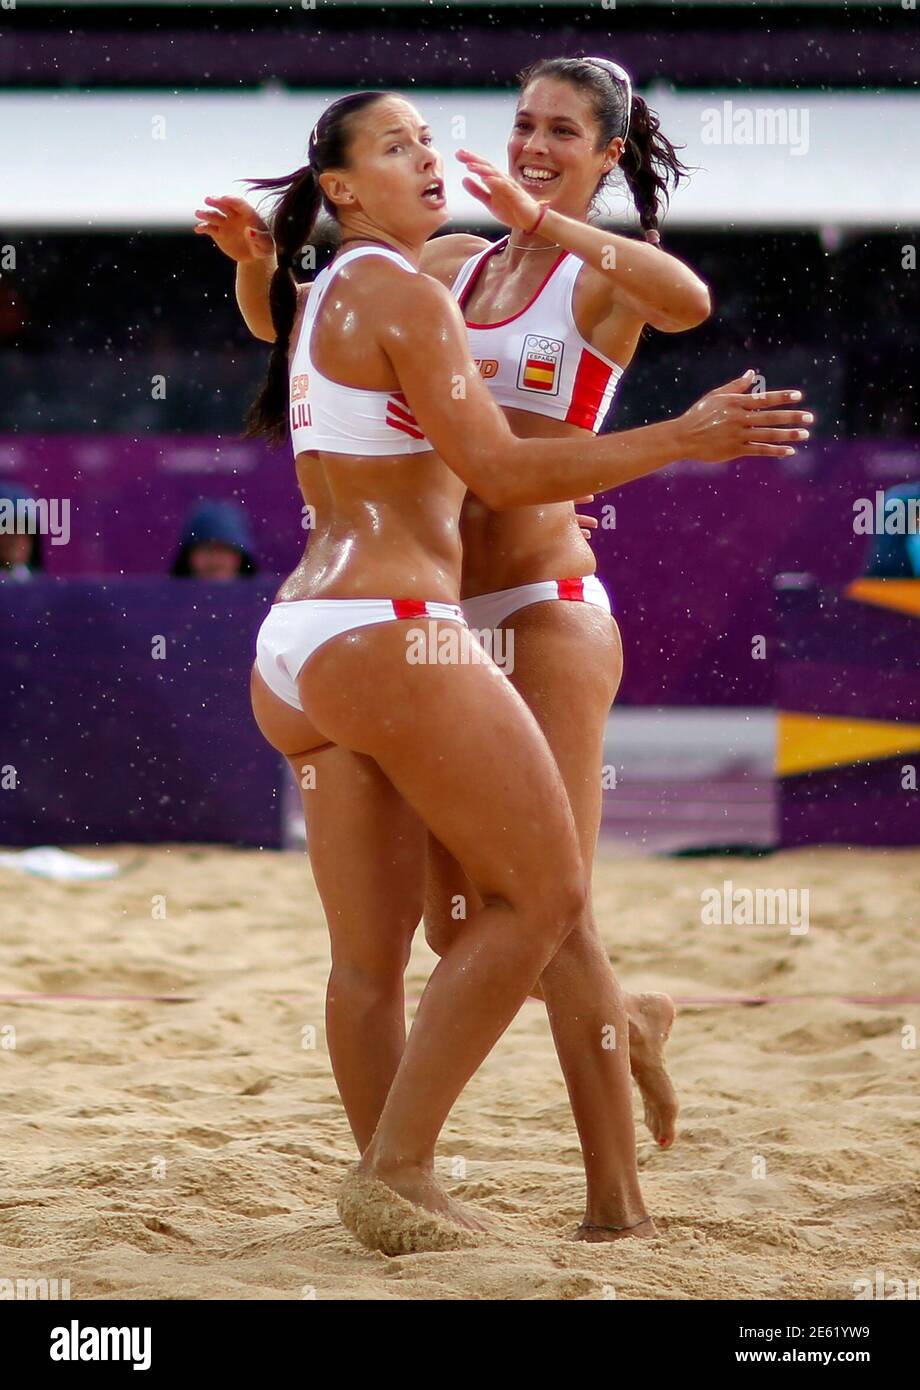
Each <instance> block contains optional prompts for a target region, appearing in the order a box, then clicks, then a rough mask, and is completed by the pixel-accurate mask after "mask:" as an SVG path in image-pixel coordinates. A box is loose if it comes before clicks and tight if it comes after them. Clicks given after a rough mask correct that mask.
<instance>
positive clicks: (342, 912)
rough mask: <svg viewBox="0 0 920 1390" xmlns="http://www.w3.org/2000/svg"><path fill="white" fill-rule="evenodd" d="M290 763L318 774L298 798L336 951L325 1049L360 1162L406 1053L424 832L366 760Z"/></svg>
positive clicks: (312, 758) (327, 757) (326, 757)
mask: <svg viewBox="0 0 920 1390" xmlns="http://www.w3.org/2000/svg"><path fill="white" fill-rule="evenodd" d="M288 761H289V762H290V764H291V766H292V767H293V769H294V771H295V774H297V775H298V776H300V769H301V768H302V767H303V766H304V765H305V764H307V765H310V766H312V767H314V768H315V773H316V785H315V787H311V788H308V789H305V790H304V791H303V792H302V796H303V803H304V817H305V819H306V824H307V838H308V845H309V853H310V863H311V866H312V869H313V876H314V878H315V880H316V887H317V890H318V892H319V895H320V898H321V899H322V903H323V910H324V912H325V914H326V921H327V922H328V924H329V936H330V941H331V947H332V971H331V973H330V976H329V986H328V989H327V992H326V1039H327V1043H328V1047H329V1056H330V1059H331V1061H332V1068H333V1071H334V1073H335V1079H336V1084H337V1086H338V1088H339V1094H340V1095H341V1097H342V1104H343V1105H344V1106H345V1111H346V1114H347V1115H348V1120H349V1123H350V1125H351V1128H352V1133H353V1134H354V1136H355V1142H356V1143H357V1145H358V1149H359V1151H360V1152H361V1153H363V1152H364V1150H365V1149H366V1148H367V1146H368V1144H369V1143H370V1140H371V1136H372V1135H373V1133H374V1130H375V1129H376V1127H377V1121H378V1120H379V1118H380V1112H381V1111H382V1109H383V1105H384V1101H385V1100H386V1098H387V1093H388V1092H389V1089H390V1086H391V1085H392V1083H393V1077H394V1076H395V1075H396V1071H397V1068H398V1066H399V1062H400V1058H401V1057H402V1054H403V1048H404V1047H405V1045H406V1006H405V990H404V986H403V976H404V974H405V969H406V965H407V964H408V960H409V952H410V949H411V946H412V937H413V935H414V933H415V929H416V927H417V926H418V923H419V920H420V917H421V908H422V864H423V854H424V844H425V828H424V826H423V825H422V823H421V821H420V820H419V818H418V816H417V815H416V814H415V812H414V811H413V810H412V809H411V808H410V807H408V806H407V805H406V803H405V802H404V801H403V799H402V797H401V796H399V795H398V793H397V792H396V791H395V790H394V789H393V786H392V785H391V783H390V782H389V781H388V780H387V779H386V777H384V775H383V773H382V772H381V771H380V768H379V767H378V766H377V764H376V763H375V762H374V761H373V760H372V759H371V758H368V757H365V756H364V755H363V754H361V753H351V752H349V751H348V750H347V749H345V748H335V747H329V748H325V749H322V750H321V751H319V752H314V753H308V754H306V755H305V756H304V758H303V759H302V760H301V759H299V758H289V759H288ZM369 923H372V924H373V930H371V931H369V930H368V924H369Z"/></svg>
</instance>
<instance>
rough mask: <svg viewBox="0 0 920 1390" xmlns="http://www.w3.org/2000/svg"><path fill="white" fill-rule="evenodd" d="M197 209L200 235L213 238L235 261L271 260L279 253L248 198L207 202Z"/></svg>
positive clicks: (264, 224) (197, 230)
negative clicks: (271, 257)
mask: <svg viewBox="0 0 920 1390" xmlns="http://www.w3.org/2000/svg"><path fill="white" fill-rule="evenodd" d="M205 202H206V203H207V204H208V206H207V207H206V208H197V209H196V210H195V216H196V217H197V218H199V219H200V220H199V221H198V222H197V223H196V224H195V231H196V232H197V233H198V234H199V235H204V236H209V237H210V238H211V239H212V241H214V242H215V243H216V245H217V246H219V247H220V249H221V251H223V253H224V255H225V256H229V257H230V259H231V260H232V261H258V260H267V259H268V257H270V256H271V255H272V254H273V252H274V249H275V244H274V242H273V240H272V234H271V232H270V231H269V230H268V226H267V224H266V223H265V222H264V221H263V219H262V218H261V217H260V216H259V214H258V213H257V212H256V210H255V208H254V207H252V206H251V205H250V204H249V203H247V202H246V200H245V198H231V197H226V198H205Z"/></svg>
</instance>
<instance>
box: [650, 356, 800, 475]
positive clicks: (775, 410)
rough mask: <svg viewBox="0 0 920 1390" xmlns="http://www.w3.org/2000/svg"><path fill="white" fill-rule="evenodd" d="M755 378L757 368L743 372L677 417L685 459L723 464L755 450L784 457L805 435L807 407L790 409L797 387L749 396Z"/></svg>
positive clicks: (796, 396) (791, 451)
mask: <svg viewBox="0 0 920 1390" xmlns="http://www.w3.org/2000/svg"><path fill="white" fill-rule="evenodd" d="M755 380H756V373H755V372H753V371H747V372H745V373H744V376H739V377H736V378H735V379H734V381H729V382H726V384H725V385H724V386H718V387H716V389H715V390H714V391H709V392H708V393H707V394H706V395H705V396H702V397H701V398H700V400H698V401H697V402H696V404H695V405H692V406H691V407H690V409H689V410H688V411H687V412H686V413H685V414H684V415H681V416H680V418H679V420H678V425H679V427H680V430H681V435H682V438H683V441H684V448H685V450H686V452H685V453H684V457H685V458H688V459H698V460H700V462H702V463H726V462H727V461H728V460H729V459H735V458H746V457H748V455H753V454H766V455H768V456H769V457H772V458H784V457H786V456H787V455H789V454H794V453H795V449H794V447H793V445H794V444H797V443H800V442H801V441H802V440H805V439H807V438H808V435H809V432H808V430H807V429H803V428H802V426H804V425H810V424H812V423H813V421H814V418H815V417H814V416H813V415H812V414H811V413H810V412H808V411H802V410H793V409H790V408H788V407H790V406H791V405H792V403H793V402H795V401H800V400H801V399H802V393H801V391H764V392H762V393H759V394H757V395H752V394H751V387H752V386H753V385H754V382H755ZM784 406H785V407H787V408H786V409H783V407H784Z"/></svg>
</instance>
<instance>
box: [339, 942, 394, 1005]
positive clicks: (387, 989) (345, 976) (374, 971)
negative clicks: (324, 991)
mask: <svg viewBox="0 0 920 1390" xmlns="http://www.w3.org/2000/svg"><path fill="white" fill-rule="evenodd" d="M408 961H409V952H408V949H407V950H406V952H405V954H404V955H398V956H397V955H394V956H388V957H386V958H384V959H379V958H378V959H363V958H355V957H344V958H343V957H341V956H339V957H334V958H333V961H332V970H331V972H330V975H329V999H330V1001H332V1002H335V1003H343V1002H346V1001H347V1007H348V1009H349V1011H353V1012H354V1013H355V1014H362V1013H367V1012H371V1011H373V1010H374V1009H377V1008H382V1007H386V1006H387V1005H388V1004H390V1003H391V1002H392V1000H393V999H394V998H395V997H396V996H397V995H400V996H401V994H402V989H403V976H404V975H405V970H406V965H407V964H408Z"/></svg>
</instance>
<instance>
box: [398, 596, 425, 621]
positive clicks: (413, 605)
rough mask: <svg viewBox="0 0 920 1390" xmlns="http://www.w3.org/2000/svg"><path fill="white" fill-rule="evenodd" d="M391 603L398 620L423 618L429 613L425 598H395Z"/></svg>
mask: <svg viewBox="0 0 920 1390" xmlns="http://www.w3.org/2000/svg"><path fill="white" fill-rule="evenodd" d="M390 602H391V603H392V604H393V612H394V613H395V614H396V617H397V618H421V617H424V615H425V614H426V613H427V612H428V605H427V603H426V602H425V600H424V599H423V598H394V599H391V600H390Z"/></svg>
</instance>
